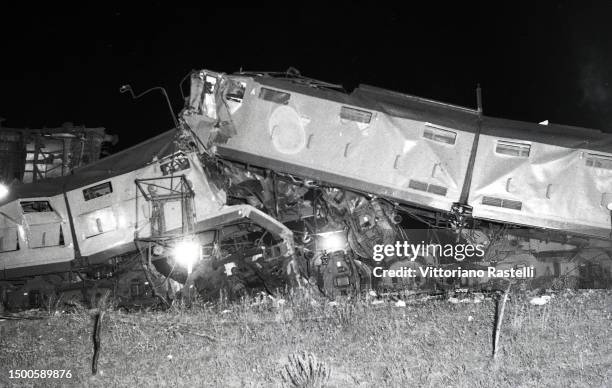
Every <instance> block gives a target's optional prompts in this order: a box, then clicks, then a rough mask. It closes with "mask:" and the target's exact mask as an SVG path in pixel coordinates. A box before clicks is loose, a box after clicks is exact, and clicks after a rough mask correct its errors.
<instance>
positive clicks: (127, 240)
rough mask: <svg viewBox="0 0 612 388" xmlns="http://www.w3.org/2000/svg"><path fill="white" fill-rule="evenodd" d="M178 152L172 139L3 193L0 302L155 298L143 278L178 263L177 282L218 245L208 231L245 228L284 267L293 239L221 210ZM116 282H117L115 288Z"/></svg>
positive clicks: (201, 175)
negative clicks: (105, 293) (262, 239)
mask: <svg viewBox="0 0 612 388" xmlns="http://www.w3.org/2000/svg"><path fill="white" fill-rule="evenodd" d="M187 142H188V140H187ZM184 144H185V140H184V139H183V138H182V137H181V136H180V132H177V131H176V130H171V131H168V132H165V133H163V134H161V135H159V136H156V137H154V138H152V139H150V140H148V141H145V142H143V143H141V144H138V145H137V146H135V147H132V148H130V149H127V150H125V151H122V152H120V153H117V154H115V155H112V156H110V157H107V158H105V159H102V160H100V161H99V162H95V163H93V164H91V165H88V166H86V167H83V168H80V169H77V170H75V171H74V172H73V174H71V175H68V176H65V177H62V178H57V179H51V180H46V181H43V182H41V183H38V184H24V185H13V186H11V187H10V191H9V195H8V197H6V198H4V199H3V200H2V203H1V204H0V288H2V291H3V292H2V296H3V299H4V300H5V302H9V303H8V304H9V305H11V306H25V305H32V304H34V305H36V304H40V303H45V302H48V301H49V300H51V299H52V297H53V296H58V294H60V293H62V292H67V291H70V290H77V291H82V292H83V293H84V294H85V296H86V297H87V299H88V300H91V299H92V297H95V295H91V293H92V292H93V293H95V294H97V296H100V295H99V294H100V293H101V291H102V290H101V289H100V288H106V289H110V290H112V291H113V292H117V291H120V292H119V293H120V294H121V295H122V296H123V297H125V298H134V297H138V296H142V294H143V293H144V292H145V291H146V290H147V289H149V291H153V292H154V291H155V289H154V288H155V282H156V280H157V282H159V279H152V278H151V276H144V275H143V274H147V275H150V274H153V273H156V272H155V271H151V269H152V265H155V264H157V263H156V261H157V260H158V259H162V258H163V259H164V261H165V262H167V261H168V260H169V261H170V263H171V264H173V265H176V264H177V263H179V264H178V266H182V267H183V268H181V269H180V270H179V269H177V271H176V272H177V273H179V274H180V273H182V274H184V272H185V271H186V269H187V268H186V267H188V266H190V265H191V264H192V261H194V260H198V259H200V258H202V257H204V256H205V253H204V252H203V250H202V247H203V246H207V245H212V244H214V242H215V238H219V237H218V236H216V235H215V232H214V231H215V229H220V228H222V227H223V226H224V225H225V224H231V223H237V222H239V221H241V220H243V219H248V220H250V221H251V223H252V224H253V225H255V226H256V227H255V229H257V228H259V229H261V230H265V231H267V232H269V233H270V234H271V235H272V236H273V238H271V239H270V240H271V241H274V242H275V243H277V245H278V249H277V251H276V256H275V257H274V258H277V259H279V260H280V261H281V263H280V264H279V265H281V266H284V267H286V262H285V261H286V260H285V259H287V260H291V255H292V250H293V242H292V237H291V231H289V230H288V229H287V228H286V227H284V226H283V225H282V224H280V223H279V222H277V221H275V220H274V219H272V218H271V217H269V216H267V215H265V214H263V213H261V212H260V211H258V210H257V209H254V208H251V207H250V206H248V205H241V206H233V207H232V206H227V205H226V195H225V193H224V192H223V191H222V190H219V189H218V188H216V187H214V186H211V185H210V184H209V182H208V179H207V175H206V173H205V172H204V171H203V170H202V165H201V163H200V161H199V156H198V153H197V152H194V151H193V150H191V149H190V148H189V146H188V145H187V146H184ZM229 229H230V230H232V229H231V228H229ZM232 232H233V233H234V234H238V233H239V232H242V230H241V229H240V228H237V227H234V229H233V230H232ZM222 237H223V236H222ZM222 237H221V238H222ZM226 237H227V236H226ZM262 246H263V244H262ZM211 254H212V253H211V250H209V251H208V254H207V256H208V257H210V255H211ZM274 258H273V259H274ZM266 259H268V260H270V259H271V255H267V256H266ZM166 264H167V263H166ZM147 266H151V268H149V271H147ZM142 269H145V271H144V272H143V271H142ZM135 272H136V273H135ZM139 274H140V275H139ZM114 275H123V283H119V282H118V281H117V280H118V279H117V276H114ZM183 277H184V275H183ZM110 279H114V281H111V280H110ZM183 280H184V279H183ZM284 280H286V279H284ZM125 281H127V282H128V284H125ZM146 286H148V287H146ZM152 288H153V289H152ZM158 292H159V291H158Z"/></svg>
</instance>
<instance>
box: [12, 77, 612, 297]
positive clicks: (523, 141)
mask: <svg viewBox="0 0 612 388" xmlns="http://www.w3.org/2000/svg"><path fill="white" fill-rule="evenodd" d="M179 118H180V122H181V128H177V129H175V130H172V131H170V132H167V133H165V134H162V135H160V136H157V137H155V138H153V139H151V140H149V141H146V142H144V143H141V144H139V145H137V146H135V147H134V148H132V149H129V150H126V151H124V152H121V153H118V154H116V155H113V156H111V157H108V158H105V159H102V160H101V161H99V162H96V163H94V164H92V165H90V166H88V167H84V168H81V169H77V170H75V171H74V173H73V174H72V175H69V176H66V177H63V178H58V179H54V180H48V181H43V182H41V183H39V184H38V185H36V186H33V185H22V186H13V187H11V194H10V196H9V197H7V198H5V199H3V200H1V202H0V282H2V281H3V280H4V283H3V284H5V285H6V287H5V289H10V290H12V291H13V292H12V294H13V295H23V294H30V295H31V291H37V292H39V293H41V292H42V293H46V294H53V293H58V292H60V291H61V290H62V289H66V288H70V287H71V285H72V286H73V288H78V287H83V288H84V289H85V288H86V289H89V288H90V287H89V286H88V284H96V282H97V281H99V280H101V279H103V278H109V279H114V278H117V276H114V277H113V276H112V275H118V274H122V273H124V272H125V268H128V267H130V265H133V264H134V261H135V260H136V261H137V262H138V264H139V265H140V266H141V267H142V268H144V269H145V271H144V272H143V273H145V274H147V277H146V279H144V280H143V279H141V280H142V282H143V284H144V283H147V284H148V285H149V287H152V288H153V289H154V290H157V293H158V294H162V293H163V292H162V291H161V290H160V287H159V286H167V285H168V284H169V283H170V280H169V279H174V280H177V281H179V282H180V283H183V284H185V285H186V289H189V287H192V286H194V287H195V288H197V290H198V291H200V292H201V293H202V294H204V295H205V296H214V295H218V292H219V290H226V291H228V292H229V293H230V294H233V295H242V294H244V292H245V290H246V289H249V288H255V289H264V290H266V291H268V292H273V290H274V289H276V288H278V287H282V286H284V285H287V284H290V285H297V284H300V283H301V282H302V283H303V282H304V281H306V280H310V282H311V283H313V284H316V285H318V286H319V288H320V289H321V290H322V291H323V292H324V293H325V294H327V295H329V296H331V297H333V296H335V295H337V294H338V293H346V292H352V291H355V290H358V289H360V288H364V286H365V287H369V286H370V285H371V284H372V279H371V269H370V268H369V267H368V264H371V265H376V264H377V263H375V262H373V260H372V258H373V250H374V248H375V246H376V245H380V244H394V243H395V242H397V241H424V240H428V239H429V238H436V239H438V240H439V239H440V236H439V235H440V234H442V231H444V230H450V231H451V232H452V233H450V234H451V238H452V239H455V240H461V241H468V242H479V243H483V244H485V245H486V246H487V255H486V257H485V258H483V261H486V263H487V264H492V265H495V266H500V267H504V266H514V267H516V266H525V265H532V266H534V267H537V272H538V273H537V274H536V275H538V276H548V274H549V273H550V276H551V277H559V276H563V275H570V276H574V275H577V274H578V275H580V274H584V273H587V272H588V273H598V274H600V275H601V276H600V281H599V283H598V284H599V285H600V286H601V285H604V286H605V285H608V284H609V278H610V264H609V263H610V260H609V258H610V252H611V244H610V232H611V229H610V225H611V217H610V211H611V209H612V194H611V193H612V179H610V178H611V174H612V136H610V135H606V134H604V133H602V132H599V131H595V130H589V129H583V128H575V127H567V126H559V125H549V126H543V125H537V124H530V123H523V122H516V121H509V120H502V119H494V118H489V117H486V116H484V115H482V112H481V111H479V110H474V109H469V108H464V107H459V106H454V105H450V104H445V103H440V102H436V101H432V100H427V99H422V98H418V97H414V96H410V95H405V94H400V93H395V92H390V91H387V90H382V89H378V88H374V87H370V86H360V87H358V88H357V89H355V90H354V91H353V92H352V93H350V94H347V93H345V92H344V91H343V90H342V89H341V88H340V87H338V86H336V85H332V84H328V83H325V82H321V81H316V80H312V79H308V78H304V77H301V76H299V75H298V74H295V73H280V74H269V73H238V74H234V75H226V74H222V73H216V72H211V71H206V70H202V71H195V72H193V74H192V77H191V94H190V99H189V101H188V103H187V106H186V107H185V109H184V110H183V112H182V113H181V114H180V117H179ZM414 220H416V221H414ZM413 221H414V222H416V223H417V224H418V225H420V227H421V228H427V229H428V230H427V234H428V235H427V236H426V237H422V236H419V235H418V234H415V233H413V231H412V230H411V227H413V226H414V224H412V223H411V222H413ZM436 231H439V232H438V233H436ZM429 232H432V234H431V235H429ZM135 258H136V259H135ZM602 258H603V260H602ZM409 259H410V262H412V263H413V264H411V265H419V264H420V265H431V264H449V265H452V264H457V263H456V262H453V261H452V260H450V261H448V260H447V261H444V260H443V259H441V258H439V257H431V256H427V257H411V258H409ZM402 260H406V257H394V256H393V255H391V256H389V257H386V258H385V259H384V263H383V265H385V266H386V267H391V268H394V267H397V266H398V265H400V264H401V263H402ZM414 263H416V264H414ZM480 264H484V263H480ZM470 265H478V263H471V264H470ZM153 268H155V269H156V270H155V271H153V270H152V269H153ZM585 268H586V269H585ZM153 275H156V276H153ZM157 275H159V276H157ZM124 278H125V276H124ZM127 279H130V281H132V280H133V281H134V282H135V283H136V282H138V281H139V279H138V278H137V277H127ZM484 281H486V279H484ZM111 283H112V282H111ZM413 283H414V282H413ZM116 284H117V283H115V286H114V287H115V288H117V287H118V286H117V285H116ZM382 285H383V286H385V282H382ZM414 286H417V287H428V286H431V284H427V282H421V281H420V280H419V284H414ZM119 288H121V287H119ZM124 288H125V289H126V290H127V291H126V292H127V293H128V294H129V293H131V291H132V288H131V287H124ZM145 288H146V287H145ZM136 289H137V290H142V287H140V286H138V287H136ZM41 290H42V291H41ZM136 293H138V291H137V292H136Z"/></svg>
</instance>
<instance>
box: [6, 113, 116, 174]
mask: <svg viewBox="0 0 612 388" xmlns="http://www.w3.org/2000/svg"><path fill="white" fill-rule="evenodd" d="M2 121H3V120H2V119H0V182H4V183H6V184H10V183H12V182H14V181H19V182H23V183H30V182H37V181H39V180H41V179H45V178H53V177H59V176H63V175H66V174H68V173H70V171H71V170H73V169H75V168H78V167H81V166H84V165H86V164H89V163H91V162H94V161H96V160H98V159H99V158H100V156H101V153H102V151H103V148H104V145H106V144H110V143H112V144H115V143H116V142H117V137H116V136H111V135H108V134H106V130H105V128H103V127H97V128H87V127H85V126H82V125H74V124H72V123H70V122H68V123H64V124H63V125H62V126H61V127H58V128H41V129H30V128H25V129H21V128H8V127H4V126H3V125H2Z"/></svg>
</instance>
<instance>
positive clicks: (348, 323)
mask: <svg viewBox="0 0 612 388" xmlns="http://www.w3.org/2000/svg"><path fill="white" fill-rule="evenodd" d="M255 302H256V301H255V300H248V301H243V302H241V303H235V304H227V305H218V306H212V305H210V306H207V305H199V306H195V307H193V308H191V309H186V308H181V307H180V306H175V307H173V308H172V309H170V310H169V311H158V312H138V313H129V314H128V313H121V312H118V311H110V310H109V311H107V312H106V314H105V315H104V317H103V325H102V330H101V341H102V342H101V343H102V347H101V353H100V358H99V362H98V374H97V375H95V376H92V374H91V361H92V355H93V343H92V330H93V320H92V318H91V314H90V312H88V311H86V310H84V309H80V310H79V309H77V311H74V312H72V313H55V314H50V316H49V317H48V318H45V319H42V320H19V321H8V320H7V321H3V322H0V386H92V387H114V386H126V387H127V386H130V387H131V386H177V387H180V386H187V387H199V386H206V387H209V386H210V387H225V386H246V387H268V386H292V385H291V383H290V378H289V377H290V376H291V373H290V372H292V371H293V372H296V368H297V369H299V366H296V365H295V364H290V363H288V361H289V357H290V356H291V355H296V354H297V355H300V354H304V356H303V357H304V359H305V360H306V363H309V362H310V364H315V366H317V365H316V364H318V367H320V368H322V370H323V371H327V372H329V379H328V381H327V383H326V386H330V387H352V386H363V387H370V386H380V387H387V386H389V387H395V386H397V387H406V386H424V387H428V386H430V387H441V386H457V387H493V386H499V387H542V386H551V387H560V386H567V387H570V386H571V387H579V386H584V387H587V386H588V387H591V386H600V387H605V386H608V387H610V386H612V341H611V337H612V293H610V292H609V291H607V292H606V291H574V292H570V291H565V292H560V293H557V294H555V296H554V297H553V298H552V299H551V300H550V302H549V303H548V304H546V305H543V306H532V305H530V304H529V303H528V299H527V298H526V297H522V296H521V295H520V294H511V297H510V300H509V301H508V304H507V306H506V312H505V314H504V319H503V321H502V330H501V337H500V346H499V350H498V354H497V357H496V359H495V360H493V359H492V358H491V354H492V342H493V340H492V338H493V328H494V320H495V300H493V299H485V300H483V301H482V302H481V303H450V302H449V301H448V300H432V299H428V300H418V299H408V300H406V306H405V307H396V306H395V303H393V302H388V303H380V304H375V305H373V304H372V303H371V301H366V300H360V301H340V302H338V304H337V305H334V303H332V304H330V303H328V302H327V301H325V300H323V299H319V298H315V299H313V298H312V297H307V296H304V295H300V294H295V295H288V296H286V297H285V303H283V304H279V303H275V302H273V301H271V300H269V299H268V300H266V301H265V302H263V303H259V304H255ZM308 353H309V354H311V356H310V357H313V356H314V357H316V360H315V359H314V358H311V359H308V357H309V356H308ZM287 368H288V369H287ZM16 369H39V370H40V369H45V370H49V369H69V370H71V373H72V378H71V379H63V380H53V379H45V380H43V379H37V380H34V379H30V380H28V379H26V380H24V379H20V380H15V379H9V370H16ZM287 370H289V372H287ZM296 373H297V372H296ZM322 374H323V375H325V373H322ZM283 376H284V377H283Z"/></svg>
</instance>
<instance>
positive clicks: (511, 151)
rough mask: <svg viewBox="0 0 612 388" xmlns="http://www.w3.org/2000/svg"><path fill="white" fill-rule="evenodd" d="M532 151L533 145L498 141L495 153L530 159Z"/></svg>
mask: <svg viewBox="0 0 612 388" xmlns="http://www.w3.org/2000/svg"><path fill="white" fill-rule="evenodd" d="M530 151H531V145H530V144H525V143H516V142H513V141H505V140H498V141H497V146H496V147H495V152H496V153H498V154H502V155H510V156H518V157H521V158H528V157H529V152H530Z"/></svg>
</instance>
